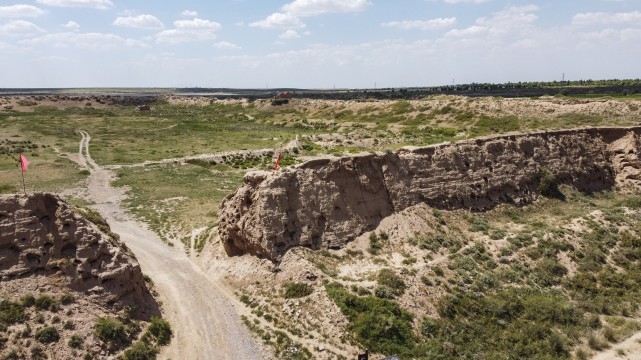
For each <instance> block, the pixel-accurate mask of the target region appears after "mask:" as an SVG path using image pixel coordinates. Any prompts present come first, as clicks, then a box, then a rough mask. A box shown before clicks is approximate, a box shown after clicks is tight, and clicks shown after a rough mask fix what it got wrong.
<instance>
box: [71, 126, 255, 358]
mask: <svg viewBox="0 0 641 360" xmlns="http://www.w3.org/2000/svg"><path fill="white" fill-rule="evenodd" d="M80 133H81V135H82V140H81V141H80V147H79V156H80V162H79V163H80V164H84V166H86V168H88V169H89V170H90V171H91V175H90V176H89V180H88V190H87V198H88V199H89V200H91V201H93V202H95V203H96V204H95V205H94V206H92V208H94V209H95V210H97V211H98V212H100V214H101V215H102V216H103V217H104V218H105V219H106V220H107V222H108V223H109V225H110V226H111V229H112V231H114V232H115V233H117V234H119V235H120V237H121V239H122V240H123V241H124V242H125V244H127V246H128V247H129V248H130V249H131V250H132V251H133V253H134V254H135V255H136V258H137V259H138V262H139V263H140V266H141V268H142V270H143V272H144V273H145V274H147V275H149V276H150V277H151V278H152V279H153V281H154V283H155V287H156V290H157V291H158V293H159V295H160V300H161V301H162V307H163V312H164V315H165V317H166V318H167V320H168V321H169V322H170V323H171V325H172V330H173V332H174V338H173V339H172V342H171V344H170V345H169V346H168V347H167V348H165V349H164V350H163V353H161V354H160V358H166V359H247V360H251V359H262V358H263V357H264V355H263V354H262V352H261V351H262V349H261V348H260V347H259V346H258V345H257V344H256V343H255V341H254V339H253V338H252V337H251V335H250V333H249V331H248V330H247V329H246V328H245V326H244V325H243V324H242V322H241V321H240V318H239V316H238V315H237V312H236V311H235V310H234V305H233V304H232V302H231V301H230V299H229V298H228V297H227V296H226V295H225V294H224V292H223V290H221V288H220V286H219V285H218V284H217V283H216V282H214V281H213V280H211V279H209V278H208V277H207V275H206V274H205V273H204V272H203V271H202V270H201V269H200V268H198V267H197V266H196V265H195V264H193V263H192V262H191V261H190V260H189V258H188V257H187V256H186V255H185V254H184V253H183V252H180V250H176V249H174V248H171V247H169V246H167V245H165V244H164V243H163V242H162V241H160V239H158V238H157V236H156V234H155V233H153V232H152V231H150V230H148V229H147V227H146V226H145V225H144V224H142V223H140V222H138V221H136V220H134V219H133V218H131V216H130V215H128V214H126V213H125V211H124V210H123V208H122V206H121V200H122V199H123V197H124V190H122V189H119V188H114V187H112V186H111V184H110V182H111V180H112V179H113V178H114V175H113V173H111V172H110V171H109V170H106V169H104V168H102V167H100V166H99V165H98V164H96V162H94V161H93V159H92V158H91V155H90V154H89V142H90V141H91V136H90V135H89V134H88V133H87V132H86V131H80Z"/></svg>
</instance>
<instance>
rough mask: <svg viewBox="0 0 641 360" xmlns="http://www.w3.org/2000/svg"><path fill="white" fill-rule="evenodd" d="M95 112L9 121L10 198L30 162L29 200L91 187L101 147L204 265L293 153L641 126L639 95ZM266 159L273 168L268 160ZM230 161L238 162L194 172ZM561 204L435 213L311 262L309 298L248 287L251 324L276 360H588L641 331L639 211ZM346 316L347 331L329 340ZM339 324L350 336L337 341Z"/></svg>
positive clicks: (306, 259) (0, 136)
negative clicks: (211, 238) (228, 201)
mask: <svg viewBox="0 0 641 360" xmlns="http://www.w3.org/2000/svg"><path fill="white" fill-rule="evenodd" d="M85 105H86V104H84V103H82V104H75V105H73V106H71V105H67V106H62V105H61V104H59V103H55V104H52V103H46V102H40V103H38V104H35V105H34V104H31V103H29V105H27V106H26V107H25V108H23V109H21V110H7V111H2V112H0V129H1V131H2V132H1V133H0V192H2V193H12V192H16V191H19V190H20V186H21V183H20V170H19V166H18V164H17V154H18V153H20V152H24V153H25V154H26V155H27V156H28V157H29V158H30V159H31V165H30V168H29V171H28V172H27V174H26V175H27V177H26V178H27V188H28V189H27V190H28V191H36V190H37V191H55V192H60V191H63V190H65V189H69V188H78V187H82V181H83V180H84V179H85V178H86V177H87V175H88V172H87V170H83V169H81V168H80V167H79V165H77V164H76V163H75V162H74V161H73V158H74V157H73V154H75V153H77V152H78V142H79V140H80V135H79V132H78V131H79V130H85V131H87V132H89V133H90V134H91V136H92V140H91V147H90V151H91V155H92V157H93V158H94V160H96V162H98V163H99V164H100V165H102V166H112V168H114V169H115V170H114V171H115V173H116V175H117V179H116V180H115V182H114V184H115V185H116V186H123V187H126V188H127V189H128V195H129V197H128V199H127V200H126V204H127V206H128V208H129V210H130V211H131V212H132V213H133V214H134V215H136V216H137V217H138V218H140V219H143V220H144V221H146V222H147V223H148V224H149V225H150V226H151V228H152V229H153V230H155V231H157V232H158V233H159V234H160V235H161V236H162V237H163V238H165V239H166V240H167V241H169V242H171V243H175V242H176V241H179V242H182V245H184V247H185V248H186V249H187V250H190V249H191V248H192V247H193V248H195V249H196V250H199V251H200V250H202V249H203V246H204V243H203V242H205V241H206V237H205V238H198V239H199V240H198V239H197V240H196V241H193V236H191V235H190V234H191V233H192V231H193V230H195V229H202V228H206V231H210V230H212V229H213V227H214V226H215V225H216V224H217V209H218V205H219V204H220V202H221V200H222V199H223V197H224V196H226V195H227V194H229V193H230V192H232V191H233V190H234V189H236V188H237V187H238V186H240V185H241V184H242V177H243V175H244V173H245V172H246V171H247V170H249V169H263V170H267V169H269V168H271V166H272V164H273V158H274V157H275V155H276V152H278V151H280V150H282V149H284V148H285V146H286V144H290V143H293V144H294V145H292V146H290V147H288V150H287V151H285V152H284V156H283V160H282V162H281V165H283V166H287V165H289V164H293V163H297V162H301V161H304V160H305V159H307V158H311V157H315V156H341V155H343V154H350V153H356V152H363V151H386V150H394V149H397V148H399V147H401V146H405V145H426V144H431V143H438V142H443V141H454V140H458V139H467V138H472V137H476V136H485V135H491V134H497V133H506V132H511V131H528V130H540V129H558V128H572V127H579V126H603V125H635V124H638V122H639V119H640V118H641V110H640V109H641V101H639V99H638V98H637V97H634V96H628V97H620V98H612V97H610V98H603V97H599V98H590V97H582V98H576V97H564V96H556V97H544V98H537V99H471V98H462V97H450V96H435V97H431V98H428V99H425V100H420V101H414V100H412V101H405V100H400V101H345V102H343V101H320V100H305V99H295V100H294V101H292V102H291V103H290V104H289V105H286V106H271V105H270V104H269V102H267V101H254V102H247V101H218V102H213V103H209V102H208V101H206V102H205V101H203V102H189V101H176V100H172V99H168V100H167V101H161V102H159V103H157V104H155V105H153V106H152V110H151V111H145V112H141V111H138V110H137V109H135V108H134V107H124V106H111V107H103V108H97V107H96V108H94V107H91V106H85ZM295 140H297V142H293V141H295ZM258 149H270V150H273V151H272V152H271V153H268V154H261V155H252V153H251V151H255V150H258ZM217 153H226V154H227V155H225V158H224V159H223V160H220V159H219V158H216V159H217V160H215V161H214V160H212V158H211V157H210V158H207V157H204V158H190V159H186V158H185V157H188V156H193V155H199V154H217ZM69 154H71V155H69ZM163 159H174V160H172V161H168V162H164V163H160V161H161V160H163ZM145 161H155V163H148V164H146V165H145V164H142V163H143V162H145ZM562 191H563V193H564V195H565V197H566V200H565V201H561V200H558V199H554V198H549V199H543V200H542V201H539V202H537V203H535V204H533V205H529V206H527V207H522V208H514V207H508V206H505V207H500V208H498V209H496V210H493V211H490V212H486V213H479V214H469V213H467V212H464V211H453V212H438V211H434V212H430V213H429V214H428V216H426V218H427V219H428V220H427V221H428V222H429V224H430V227H431V229H433V230H432V231H417V232H416V233H412V234H407V236H404V237H403V238H390V236H389V235H388V234H387V232H386V231H387V230H385V229H383V230H380V231H377V232H375V233H372V234H368V235H367V237H366V238H365V239H361V240H359V241H357V242H356V243H355V244H354V247H352V248H348V249H346V250H343V251H341V252H328V251H324V252H317V253H312V252H306V251H303V250H301V251H302V255H300V257H301V259H302V260H301V261H302V262H303V263H304V264H305V266H307V268H306V269H311V270H310V271H313V272H315V273H317V274H322V276H323V281H318V282H316V283H314V285H313V286H312V285H306V284H301V283H299V282H296V281H293V280H292V279H293V278H294V277H295V276H297V274H290V273H287V270H286V269H285V270H284V271H285V273H286V275H283V279H282V281H281V280H274V281H271V280H264V281H263V279H268V278H269V279H271V278H273V277H272V276H271V275H269V276H265V277H263V278H261V281H256V282H254V280H253V279H252V280H251V281H250V280H247V281H248V282H250V283H248V284H246V285H245V286H244V287H243V290H242V291H240V292H239V294H240V296H241V300H242V301H243V302H245V303H246V304H247V306H248V308H249V312H250V313H251V315H250V316H247V317H246V318H245V320H246V323H247V324H248V326H249V327H250V328H251V329H253V330H254V331H256V333H257V334H258V335H259V336H261V337H262V339H263V340H264V341H265V343H267V344H268V345H270V346H272V347H273V348H274V351H275V352H276V353H278V354H280V355H283V356H285V355H287V354H290V352H288V351H290V350H291V349H292V348H296V349H298V350H297V352H296V354H297V355H296V356H297V357H296V358H312V357H317V356H319V352H317V351H316V352H314V353H312V351H315V350H314V348H313V346H311V345H310V344H311V343H314V342H318V341H322V342H323V343H326V344H329V345H328V346H331V349H329V348H328V349H327V350H326V351H325V352H324V353H323V354H325V355H324V356H325V357H327V358H331V357H335V358H341V356H344V355H341V354H345V353H346V352H347V351H348V350H349V349H353V348H355V347H368V348H369V349H370V350H372V351H374V352H377V353H384V354H391V353H398V354H400V355H404V356H406V357H412V358H426V359H427V358H430V359H432V358H434V359H454V358H475V356H476V357H481V358H508V357H517V358H548V359H557V358H558V359H565V358H571V357H574V358H578V359H583V358H587V357H588V356H589V354H591V353H593V352H595V351H598V350H600V349H602V348H605V347H607V346H609V344H612V343H614V342H616V341H619V340H621V339H623V338H625V337H626V336H628V335H630V334H631V333H633V332H636V331H639V330H640V329H641V323H640V322H639V319H640V318H641V315H640V313H639V300H638V299H639V298H641V297H640V296H641V293H640V292H639V291H640V290H639V287H638V286H637V285H636V284H638V282H639V280H641V273H640V272H639V270H638V269H639V265H640V264H639V261H641V253H640V252H639V249H640V248H641V246H640V244H639V241H638V239H639V238H641V225H640V223H641V222H640V220H641V215H640V214H641V207H640V206H639V204H641V201H640V200H639V199H638V198H637V197H636V196H634V195H625V194H620V193H616V192H604V193H599V194H592V195H585V194H581V193H578V192H576V191H575V190H573V189H571V188H562ZM76 201H77V200H76ZM203 239H205V240H203ZM354 268H363V269H369V270H367V271H362V272H357V271H354ZM274 288H276V289H281V288H282V289H283V291H282V294H281V293H280V292H279V293H278V294H275V292H274ZM309 299H313V301H312V300H309ZM296 303H297V304H299V305H297V306H300V307H301V308H302V309H303V310H305V311H306V312H307V313H308V314H309V316H306V317H304V321H303V320H301V319H302V318H298V317H297V316H296V315H295V314H296V313H295V312H292V313H287V314H281V310H280V309H282V308H283V307H284V306H294V305H293V304H296ZM319 303H320V304H323V306H322V309H319V308H318V307H319V306H318V304H319ZM332 309H333V310H335V311H336V313H335V314H334V315H332V319H334V321H335V322H334V323H332V324H328V323H327V322H324V320H325V318H326V317H328V316H329V315H327V312H329V311H330V310H332ZM321 310H322V311H321ZM341 321H343V324H344V327H340V326H337V325H335V324H339V323H341ZM303 322H304V324H303ZM381 324H383V325H381ZM350 346H351V348H350ZM290 355H291V354H290ZM287 356H289V355H287Z"/></svg>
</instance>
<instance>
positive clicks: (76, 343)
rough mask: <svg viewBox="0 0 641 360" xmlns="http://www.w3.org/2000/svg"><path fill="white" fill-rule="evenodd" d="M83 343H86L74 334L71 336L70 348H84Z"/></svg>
mask: <svg viewBox="0 0 641 360" xmlns="http://www.w3.org/2000/svg"><path fill="white" fill-rule="evenodd" d="M83 343H84V341H83V340H82V338H81V337H80V336H78V335H77V334H73V335H71V338H70V339H69V342H68V345H69V347H71V348H73V349H80V348H81V347H82V344H83Z"/></svg>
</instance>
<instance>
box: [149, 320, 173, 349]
mask: <svg viewBox="0 0 641 360" xmlns="http://www.w3.org/2000/svg"><path fill="white" fill-rule="evenodd" d="M149 333H150V334H151V335H153V336H154V337H155V338H156V341H157V342H158V344H159V345H167V344H169V341H171V335H172V332H171V326H170V325H169V323H168V322H167V321H165V320H164V319H162V318H159V317H155V316H154V317H152V318H151V324H150V325H149Z"/></svg>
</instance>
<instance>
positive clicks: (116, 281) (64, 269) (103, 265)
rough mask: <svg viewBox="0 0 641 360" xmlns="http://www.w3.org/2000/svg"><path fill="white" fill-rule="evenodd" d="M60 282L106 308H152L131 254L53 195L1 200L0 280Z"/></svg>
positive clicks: (143, 310)
mask: <svg viewBox="0 0 641 360" xmlns="http://www.w3.org/2000/svg"><path fill="white" fill-rule="evenodd" d="M36 276H46V277H55V278H58V279H63V281H62V283H63V284H64V285H66V286H67V287H68V288H69V289H71V290H74V291H78V292H84V293H86V294H87V295H89V296H91V297H93V298H95V299H96V300H97V301H99V302H101V303H104V304H105V305H109V306H113V307H116V308H122V307H124V306H128V307H129V308H131V309H134V310H139V311H141V312H146V311H147V310H148V309H153V308H156V307H157V305H155V302H154V301H153V299H152V298H151V296H150V294H149V292H148V290H147V287H146V286H145V282H144V279H143V275H142V272H141V271H140V267H139V265H138V263H137V261H136V259H135V258H134V257H133V255H132V254H131V252H130V251H129V250H128V249H127V248H126V247H125V245H124V244H122V243H121V242H120V241H118V240H117V239H114V238H113V234H112V235H107V234H105V233H103V232H101V231H100V230H99V229H98V227H97V226H96V225H95V224H93V223H91V222H90V221H88V220H86V219H84V218H82V217H81V216H79V215H78V214H76V213H75V212H74V211H73V210H72V209H71V207H70V206H69V205H67V204H66V203H65V202H64V201H62V200H61V199H60V198H59V197H57V196H55V195H52V194H33V195H29V196H21V195H14V196H2V197H0V278H1V279H2V281H3V282H7V281H11V280H19V279H25V278H29V277H36Z"/></svg>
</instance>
